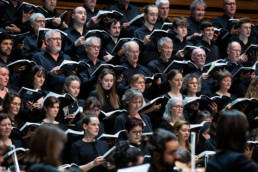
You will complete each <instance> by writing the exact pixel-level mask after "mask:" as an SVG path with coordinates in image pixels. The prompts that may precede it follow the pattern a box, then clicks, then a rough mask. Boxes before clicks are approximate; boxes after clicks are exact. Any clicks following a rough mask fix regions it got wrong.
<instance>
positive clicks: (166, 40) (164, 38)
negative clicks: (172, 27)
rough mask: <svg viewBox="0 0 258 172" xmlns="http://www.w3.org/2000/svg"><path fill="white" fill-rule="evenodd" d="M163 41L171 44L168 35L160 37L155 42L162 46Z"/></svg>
mask: <svg viewBox="0 0 258 172" xmlns="http://www.w3.org/2000/svg"><path fill="white" fill-rule="evenodd" d="M164 42H169V43H170V42H171V43H172V44H173V41H172V39H170V38H169V37H162V38H160V39H159V41H158V43H157V45H158V47H162V45H163V43H164Z"/></svg>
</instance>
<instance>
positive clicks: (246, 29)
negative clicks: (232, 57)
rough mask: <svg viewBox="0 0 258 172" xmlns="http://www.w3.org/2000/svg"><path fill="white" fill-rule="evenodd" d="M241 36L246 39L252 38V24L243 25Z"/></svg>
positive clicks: (240, 30) (240, 31)
mask: <svg viewBox="0 0 258 172" xmlns="http://www.w3.org/2000/svg"><path fill="white" fill-rule="evenodd" d="M239 33H240V35H242V36H244V37H247V38H248V37H250V35H251V23H243V24H242V25H241V27H240V29H239Z"/></svg>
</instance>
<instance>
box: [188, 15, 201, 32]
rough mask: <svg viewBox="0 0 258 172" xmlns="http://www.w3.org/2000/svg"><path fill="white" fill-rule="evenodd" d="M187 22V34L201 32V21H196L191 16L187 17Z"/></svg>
mask: <svg viewBox="0 0 258 172" xmlns="http://www.w3.org/2000/svg"><path fill="white" fill-rule="evenodd" d="M187 22H188V23H189V26H188V28H187V33H188V35H192V34H194V33H201V22H197V21H196V20H195V19H194V18H193V17H192V16H190V17H188V18H187Z"/></svg>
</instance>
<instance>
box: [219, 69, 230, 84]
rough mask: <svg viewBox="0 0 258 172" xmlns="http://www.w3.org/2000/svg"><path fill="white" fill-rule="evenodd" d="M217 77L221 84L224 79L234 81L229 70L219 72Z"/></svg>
mask: <svg viewBox="0 0 258 172" xmlns="http://www.w3.org/2000/svg"><path fill="white" fill-rule="evenodd" d="M216 76H217V79H218V81H219V82H221V81H222V79H224V78H226V77H230V78H231V79H232V74H231V73H230V72H229V71H227V70H220V71H218V73H217V75H216Z"/></svg>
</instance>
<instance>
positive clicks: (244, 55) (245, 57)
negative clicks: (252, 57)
mask: <svg viewBox="0 0 258 172" xmlns="http://www.w3.org/2000/svg"><path fill="white" fill-rule="evenodd" d="M239 59H240V61H241V62H246V61H247V60H248V57H247V55H246V54H242V55H241V56H239Z"/></svg>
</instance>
